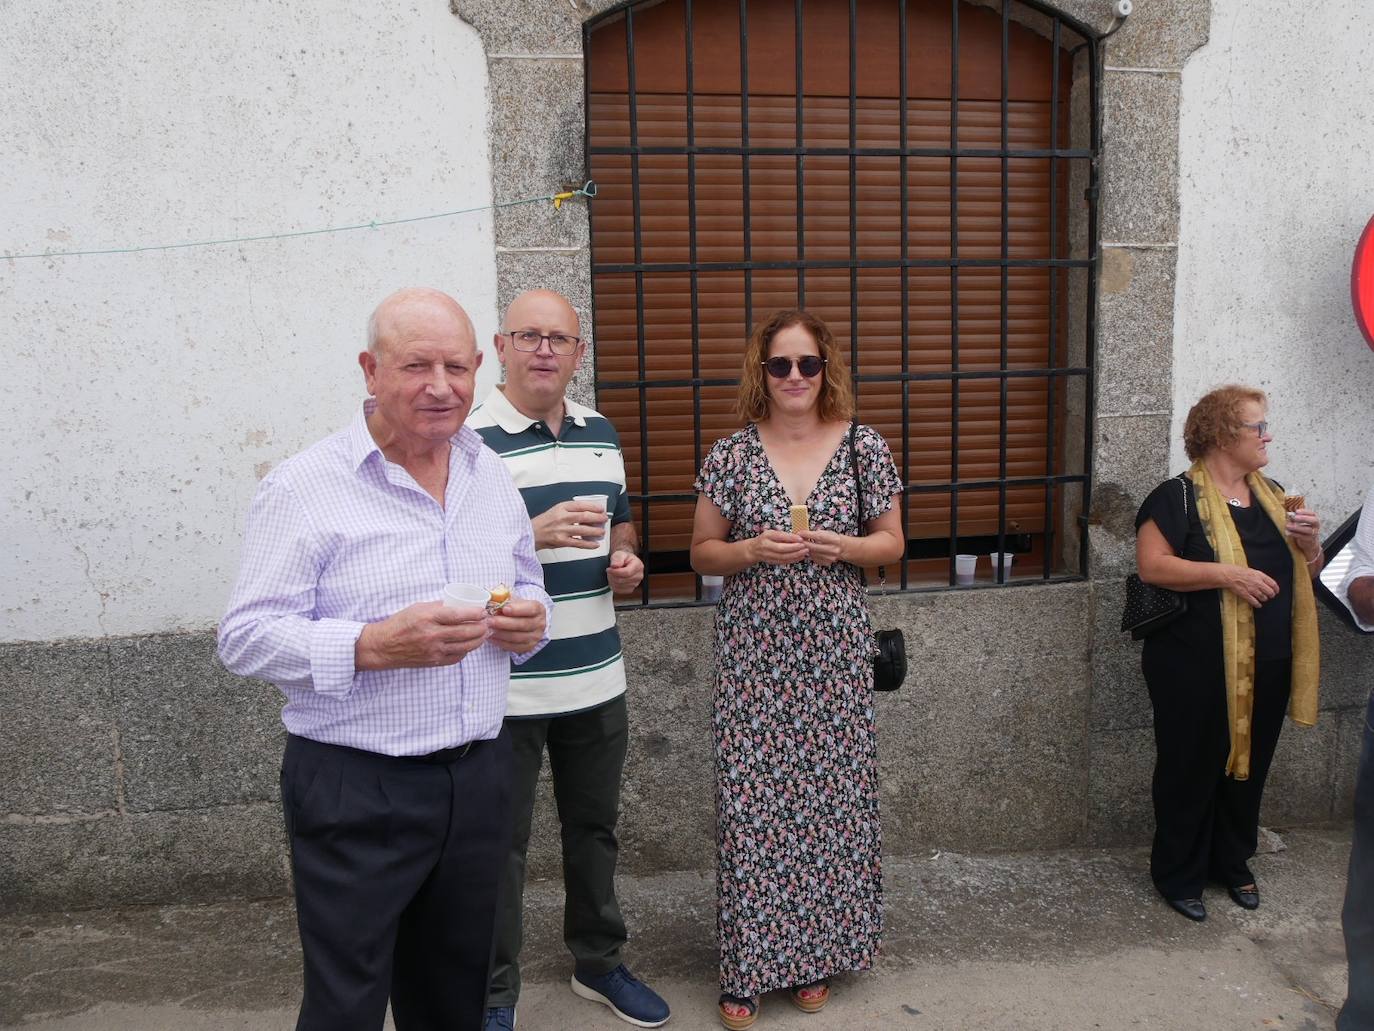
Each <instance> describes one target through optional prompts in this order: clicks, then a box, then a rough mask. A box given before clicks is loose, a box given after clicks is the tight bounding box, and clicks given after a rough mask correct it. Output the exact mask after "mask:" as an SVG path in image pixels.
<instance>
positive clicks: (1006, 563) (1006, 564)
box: [988, 551, 1016, 583]
mask: <svg viewBox="0 0 1374 1031" xmlns="http://www.w3.org/2000/svg"><path fill="white" fill-rule="evenodd" d="M988 558H989V559H991V560H992V575H993V578H994V579H995V578H996V577H997V567H998V566H999V565H1000V566H1001V567H1002V581H1003V582H1004V583H1005V582H1006V581H1007V580H1010V579H1011V563H1012V560H1013V559H1014V558H1016V552H1014V551H990V552H988Z"/></svg>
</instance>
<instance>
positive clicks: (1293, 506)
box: [1283, 494, 1307, 512]
mask: <svg viewBox="0 0 1374 1031" xmlns="http://www.w3.org/2000/svg"><path fill="white" fill-rule="evenodd" d="M1306 507H1307V498H1305V497H1303V496H1302V495H1301V494H1285V495H1284V496H1283V510H1284V511H1285V512H1296V511H1297V510H1298V509H1300V508H1306Z"/></svg>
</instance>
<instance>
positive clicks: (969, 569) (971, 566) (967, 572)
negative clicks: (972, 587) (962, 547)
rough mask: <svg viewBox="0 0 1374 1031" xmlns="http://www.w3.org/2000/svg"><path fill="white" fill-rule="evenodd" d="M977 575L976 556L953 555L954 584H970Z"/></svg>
mask: <svg viewBox="0 0 1374 1031" xmlns="http://www.w3.org/2000/svg"><path fill="white" fill-rule="evenodd" d="M977 574H978V556H977V555H955V556H954V582H955V583H960V584H971V583H973V578H974V577H975V576H976V575H977Z"/></svg>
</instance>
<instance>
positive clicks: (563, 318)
mask: <svg viewBox="0 0 1374 1031" xmlns="http://www.w3.org/2000/svg"><path fill="white" fill-rule="evenodd" d="M550 320H552V322H556V323H558V324H559V325H560V326H563V327H565V328H564V330H563V332H566V333H570V334H571V335H572V336H581V335H582V323H581V321H580V320H579V319H578V317H577V309H575V308H574V307H573V306H572V305H571V304H569V303H568V299H567V298H566V297H564V296H563V295H562V294H560V293H555V292H554V291H552V290H526V291H525V292H524V293H523V294H519V295H517V296H516V298H515V300H513V301H511V302H510V307H509V308H507V309H506V317H505V319H504V320H503V321H502V323H501V328H502V329H503V330H504V331H506V332H508V333H509V332H510V331H511V330H513V329H524V328H526V327H529V326H534V325H537V324H539V323H543V322H549V321H550Z"/></svg>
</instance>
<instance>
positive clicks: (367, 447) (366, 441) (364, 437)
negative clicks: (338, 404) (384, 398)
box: [345, 397, 482, 469]
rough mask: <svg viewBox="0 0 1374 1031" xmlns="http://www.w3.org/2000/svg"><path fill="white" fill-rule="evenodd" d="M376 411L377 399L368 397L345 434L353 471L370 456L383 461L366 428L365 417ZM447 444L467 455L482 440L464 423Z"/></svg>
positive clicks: (477, 449) (473, 452)
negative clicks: (377, 457)
mask: <svg viewBox="0 0 1374 1031" xmlns="http://www.w3.org/2000/svg"><path fill="white" fill-rule="evenodd" d="M376 410H377V399H376V398H375V397H369V398H367V399H366V400H365V401H363V405H362V408H361V409H360V410H359V411H358V414H357V415H355V416H354V417H353V421H352V422H351V423H350V424H349V427H348V429H347V431H346V433H345V435H346V437H347V444H348V458H349V461H350V462H351V463H352V464H353V468H354V469H358V468H360V467H361V466H362V464H363V463H364V462H366V461H367V460H368V458H370V457H371V456H372V455H374V454H375V455H377V456H379V457H380V458H383V459H385V457H386V456H385V455H383V454H382V449H381V448H379V447H378V446H377V441H376V440H374V439H373V437H372V431H371V430H369V429H368V428H367V417H368V416H369V415H371V414H372V413H373V412H375V411H376ZM449 443H450V444H451V445H453V446H454V447H455V448H457V449H458V450H459V451H463V452H466V453H467V454H470V455H471V454H475V453H476V452H477V451H479V450H480V449H481V447H482V438H481V437H480V436H479V435H478V434H477V431H476V430H473V429H469V428H468V426H467V424H466V423H464V424H463V425H462V426H460V427H459V428H458V432H457V433H455V434H454V435H453V436H452V437H450V438H449Z"/></svg>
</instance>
